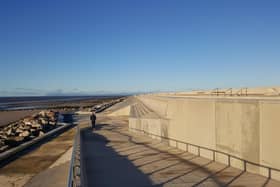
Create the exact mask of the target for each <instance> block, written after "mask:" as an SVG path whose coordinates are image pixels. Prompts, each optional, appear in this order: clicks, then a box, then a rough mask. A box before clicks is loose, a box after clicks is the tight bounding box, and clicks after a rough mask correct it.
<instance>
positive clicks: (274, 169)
mask: <svg viewBox="0 0 280 187" xmlns="http://www.w3.org/2000/svg"><path fill="white" fill-rule="evenodd" d="M129 128H130V129H132V130H136V131H140V132H142V133H144V134H146V135H152V136H155V137H158V138H162V139H165V140H171V141H174V142H176V147H177V146H178V143H181V144H185V145H186V149H187V151H188V147H189V146H193V147H196V148H197V149H198V156H200V149H204V150H208V151H212V153H213V158H212V160H213V161H215V160H216V153H219V154H222V155H225V156H227V157H228V166H231V158H234V159H237V160H240V161H242V162H243V170H244V171H247V165H248V164H251V165H254V166H258V167H261V168H265V169H267V170H268V176H267V177H268V178H269V179H270V178H271V171H276V172H280V169H277V168H272V167H269V166H265V165H262V164H258V163H255V162H252V161H249V160H245V159H243V158H240V157H237V156H234V155H230V154H228V153H225V152H222V151H218V150H215V149H211V148H208V147H203V146H200V145H195V144H192V143H188V142H184V141H181V140H176V139H173V138H167V137H164V136H160V135H157V134H153V133H149V132H146V131H145V130H140V129H136V128H131V127H129Z"/></svg>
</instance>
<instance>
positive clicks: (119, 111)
mask: <svg viewBox="0 0 280 187" xmlns="http://www.w3.org/2000/svg"><path fill="white" fill-rule="evenodd" d="M134 103H136V100H135V98H134V97H129V98H127V99H125V100H124V101H123V102H121V103H118V104H116V105H114V106H112V107H110V108H109V109H107V110H106V111H105V112H104V114H106V115H107V116H129V115H130V107H131V105H133V104H134Z"/></svg>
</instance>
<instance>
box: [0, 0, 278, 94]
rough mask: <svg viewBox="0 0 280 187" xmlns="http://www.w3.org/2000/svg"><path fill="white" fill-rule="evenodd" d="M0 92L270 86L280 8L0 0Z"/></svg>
mask: <svg viewBox="0 0 280 187" xmlns="http://www.w3.org/2000/svg"><path fill="white" fill-rule="evenodd" d="M0 63H1V66H0V95H1V96H4V95H45V94H67V93H68V94H71V93H74V94H75V93H96V92H100V91H105V92H109V91H110V92H121V91H130V92H135V91H155V90H163V91H164V90H187V89H196V88H202V89H207V88H215V87H242V86H249V87H250V86H273V85H279V80H280V1H279V0H275V1H269V0H268V1H256V0H254V1H253V0H252V1H249V0H247V1H246V0H223V1H222V0H221V1H215V0H211V1H208V0H169V1H166V0H127V1H123V0H110V1H109V0H99V1H94V0H88V1H83V0H81V1H77V0H75V1H70V0H48V1H47V0H45V1H44V0H24V1H23V0H2V1H1V2H0Z"/></svg>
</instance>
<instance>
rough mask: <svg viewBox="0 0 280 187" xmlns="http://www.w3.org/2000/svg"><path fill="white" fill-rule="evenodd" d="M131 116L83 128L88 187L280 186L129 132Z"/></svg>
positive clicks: (109, 119)
mask: <svg viewBox="0 0 280 187" xmlns="http://www.w3.org/2000/svg"><path fill="white" fill-rule="evenodd" d="M127 123H128V121H127V119H126V118H121V117H110V118H109V117H105V116H98V122H97V131H95V132H94V133H93V132H92V131H91V130H90V128H87V127H84V128H83V130H82V141H83V154H84V161H85V170H86V179H87V181H88V182H87V186H122V187H125V186H207V187H208V186H210V187H211V186H254V187H257V186H280V183H279V182H277V181H274V180H268V179H267V178H265V177H262V176H259V175H254V174H251V173H247V172H243V171H241V170H238V169H235V168H232V167H228V166H226V165H224V164H220V163H217V162H213V161H211V160H208V159H205V158H202V157H198V156H196V155H194V154H191V153H188V152H185V151H182V150H179V149H176V148H173V147H169V146H167V145H166V144H165V143H163V142H160V141H158V140H154V139H151V138H149V137H147V136H145V135H141V134H137V133H132V132H129V131H128V128H127V126H128V125H127Z"/></svg>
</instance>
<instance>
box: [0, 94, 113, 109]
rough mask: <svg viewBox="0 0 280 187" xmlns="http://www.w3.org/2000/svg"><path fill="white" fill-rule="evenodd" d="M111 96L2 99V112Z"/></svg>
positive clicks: (0, 101)
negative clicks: (51, 103)
mask: <svg viewBox="0 0 280 187" xmlns="http://www.w3.org/2000/svg"><path fill="white" fill-rule="evenodd" d="M106 97H110V96H36V97H33V96H32V97H0V111H4V110H25V109H41V108H44V107H46V104H48V103H50V102H54V103H56V102H65V101H66V102H67V101H81V100H88V99H102V98H106Z"/></svg>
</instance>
